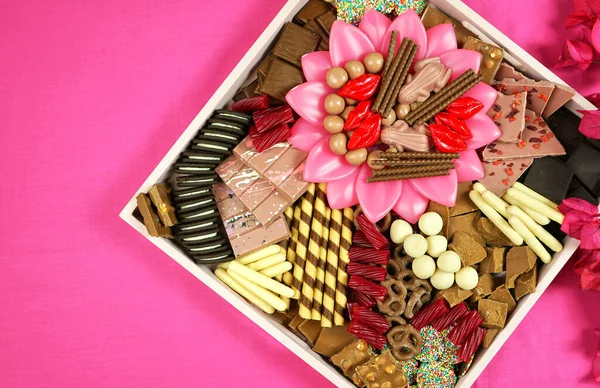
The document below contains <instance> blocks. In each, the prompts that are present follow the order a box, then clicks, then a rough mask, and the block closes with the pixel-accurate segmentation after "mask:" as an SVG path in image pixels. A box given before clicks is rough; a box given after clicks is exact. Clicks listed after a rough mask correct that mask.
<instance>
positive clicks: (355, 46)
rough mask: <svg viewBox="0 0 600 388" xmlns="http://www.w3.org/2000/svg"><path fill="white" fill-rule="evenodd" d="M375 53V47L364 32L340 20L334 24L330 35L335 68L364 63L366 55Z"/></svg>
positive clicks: (330, 47)
mask: <svg viewBox="0 0 600 388" xmlns="http://www.w3.org/2000/svg"><path fill="white" fill-rule="evenodd" d="M374 51H375V46H373V43H371V40H370V39H369V37H368V36H367V35H366V34H365V33H364V32H362V31H361V30H359V29H358V28H356V27H354V26H353V25H351V24H348V23H344V22H342V21H340V20H336V21H335V22H333V26H332V27H331V32H330V34H329V54H330V56H331V64H332V65H333V66H341V67H344V65H345V64H346V62H348V61H354V60H359V61H362V60H363V58H364V57H365V55H367V54H369V53H372V52H374Z"/></svg>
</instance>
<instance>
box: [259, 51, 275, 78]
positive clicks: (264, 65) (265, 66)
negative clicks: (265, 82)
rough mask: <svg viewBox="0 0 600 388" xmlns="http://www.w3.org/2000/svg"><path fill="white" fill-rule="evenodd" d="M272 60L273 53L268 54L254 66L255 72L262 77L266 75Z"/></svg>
mask: <svg viewBox="0 0 600 388" xmlns="http://www.w3.org/2000/svg"><path fill="white" fill-rule="evenodd" d="M272 62H273V55H271V54H269V55H268V56H267V57H266V58H265V59H264V60H263V61H262V62H261V63H260V65H258V67H257V68H256V73H257V74H260V75H262V76H263V77H266V76H267V73H268V72H269V69H270V68H271V63H272Z"/></svg>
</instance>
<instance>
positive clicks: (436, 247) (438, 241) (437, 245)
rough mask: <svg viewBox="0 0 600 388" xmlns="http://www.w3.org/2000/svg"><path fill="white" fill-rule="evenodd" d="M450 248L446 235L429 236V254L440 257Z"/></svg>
mask: <svg viewBox="0 0 600 388" xmlns="http://www.w3.org/2000/svg"><path fill="white" fill-rule="evenodd" d="M447 250H448V240H447V239H446V237H444V236H429V237H427V254H428V255H429V256H431V257H440V255H441V254H442V253H444V252H446V251H447Z"/></svg>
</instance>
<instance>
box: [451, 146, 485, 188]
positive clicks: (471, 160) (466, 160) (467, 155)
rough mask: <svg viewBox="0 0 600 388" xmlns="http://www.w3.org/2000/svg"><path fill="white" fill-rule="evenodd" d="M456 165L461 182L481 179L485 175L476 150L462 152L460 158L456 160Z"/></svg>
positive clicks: (457, 175)
mask: <svg viewBox="0 0 600 388" xmlns="http://www.w3.org/2000/svg"><path fill="white" fill-rule="evenodd" d="M454 165H455V166H456V177H457V178H458V182H459V183H460V182H471V181H474V180H477V179H481V178H483V176H484V175H485V173H484V172H483V165H482V164H481V160H480V159H479V155H477V152H476V151H474V150H467V151H464V152H461V153H460V158H458V159H456V160H455V161H454Z"/></svg>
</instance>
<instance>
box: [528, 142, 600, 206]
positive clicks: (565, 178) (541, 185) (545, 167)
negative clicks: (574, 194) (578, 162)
mask: <svg viewBox="0 0 600 388" xmlns="http://www.w3.org/2000/svg"><path fill="white" fill-rule="evenodd" d="M599 154H600V153H599ZM596 163H598V166H600V159H598V160H597V161H596ZM571 168H572V167H571V166H569V165H565V164H564V163H563V162H561V161H560V160H558V159H556V158H551V157H546V158H542V159H536V160H535V161H534V162H533V164H532V165H531V167H530V168H529V173H528V174H527V178H525V182H524V184H525V186H527V187H529V188H530V189H532V190H534V191H536V192H538V193H540V194H541V195H543V196H544V197H547V198H548V199H551V200H552V201H554V202H556V203H561V202H562V200H563V199H565V197H566V195H567V190H569V186H570V185H571V179H573V171H572V170H571Z"/></svg>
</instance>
